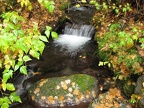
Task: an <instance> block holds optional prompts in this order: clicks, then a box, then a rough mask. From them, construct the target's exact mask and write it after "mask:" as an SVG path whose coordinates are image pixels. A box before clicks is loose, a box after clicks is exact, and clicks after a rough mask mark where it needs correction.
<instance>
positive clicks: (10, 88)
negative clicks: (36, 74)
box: [6, 83, 15, 91]
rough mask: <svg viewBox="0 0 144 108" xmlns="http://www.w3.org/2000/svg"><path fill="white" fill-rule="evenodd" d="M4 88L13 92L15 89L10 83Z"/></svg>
mask: <svg viewBox="0 0 144 108" xmlns="http://www.w3.org/2000/svg"><path fill="white" fill-rule="evenodd" d="M6 88H7V90H9V91H14V90H15V87H14V85H13V84H12V83H7V84H6Z"/></svg>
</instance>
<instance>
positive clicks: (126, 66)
mask: <svg viewBox="0 0 144 108" xmlns="http://www.w3.org/2000/svg"><path fill="white" fill-rule="evenodd" d="M140 33H141V32H139V31H137V32H136V31H134V28H133V29H132V30H131V31H130V32H128V31H127V30H123V28H122V23H113V24H110V25H109V27H108V28H107V30H106V31H105V33H104V34H103V35H101V34H99V33H98V34H97V35H96V40H97V41H98V50H99V56H100V58H101V59H102V60H104V61H109V62H110V63H111V64H112V65H111V66H112V68H113V71H114V72H115V74H116V76H117V77H118V78H119V79H123V78H127V77H129V76H130V75H131V74H134V73H136V74H139V73H141V72H142V71H143V68H142V67H141V65H140V64H141V63H142V58H141V56H140V55H139V54H138V51H137V49H136V48H135V45H136V44H137V42H138V36H139V34H140Z"/></svg>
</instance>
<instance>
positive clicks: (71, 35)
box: [54, 24, 95, 55]
mask: <svg viewBox="0 0 144 108" xmlns="http://www.w3.org/2000/svg"><path fill="white" fill-rule="evenodd" d="M94 31H95V29H94V27H93V26H91V25H76V24H72V25H70V24H69V25H66V26H65V28H64V31H63V33H64V34H60V35H59V38H58V39H55V40H54V44H55V46H60V47H61V51H65V52H66V53H69V54H70V55H73V54H76V53H77V52H78V51H80V50H81V49H82V48H83V47H84V45H85V44H86V43H87V42H88V41H90V40H91V38H92V35H93V33H94Z"/></svg>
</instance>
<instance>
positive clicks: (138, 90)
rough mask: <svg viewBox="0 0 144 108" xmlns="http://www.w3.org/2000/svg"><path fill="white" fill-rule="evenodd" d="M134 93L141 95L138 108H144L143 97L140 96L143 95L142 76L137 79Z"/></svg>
mask: <svg viewBox="0 0 144 108" xmlns="http://www.w3.org/2000/svg"><path fill="white" fill-rule="evenodd" d="M134 93H135V94H137V95H141V98H140V100H139V102H138V104H139V108H144V101H143V100H144V96H142V95H143V94H144V75H142V76H140V77H139V78H138V80H137V82H136V87H135V91H134Z"/></svg>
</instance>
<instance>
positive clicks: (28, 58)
mask: <svg viewBox="0 0 144 108" xmlns="http://www.w3.org/2000/svg"><path fill="white" fill-rule="evenodd" d="M23 60H24V61H25V62H27V61H30V60H32V59H31V58H30V57H29V56H27V55H25V56H24V57H23Z"/></svg>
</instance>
